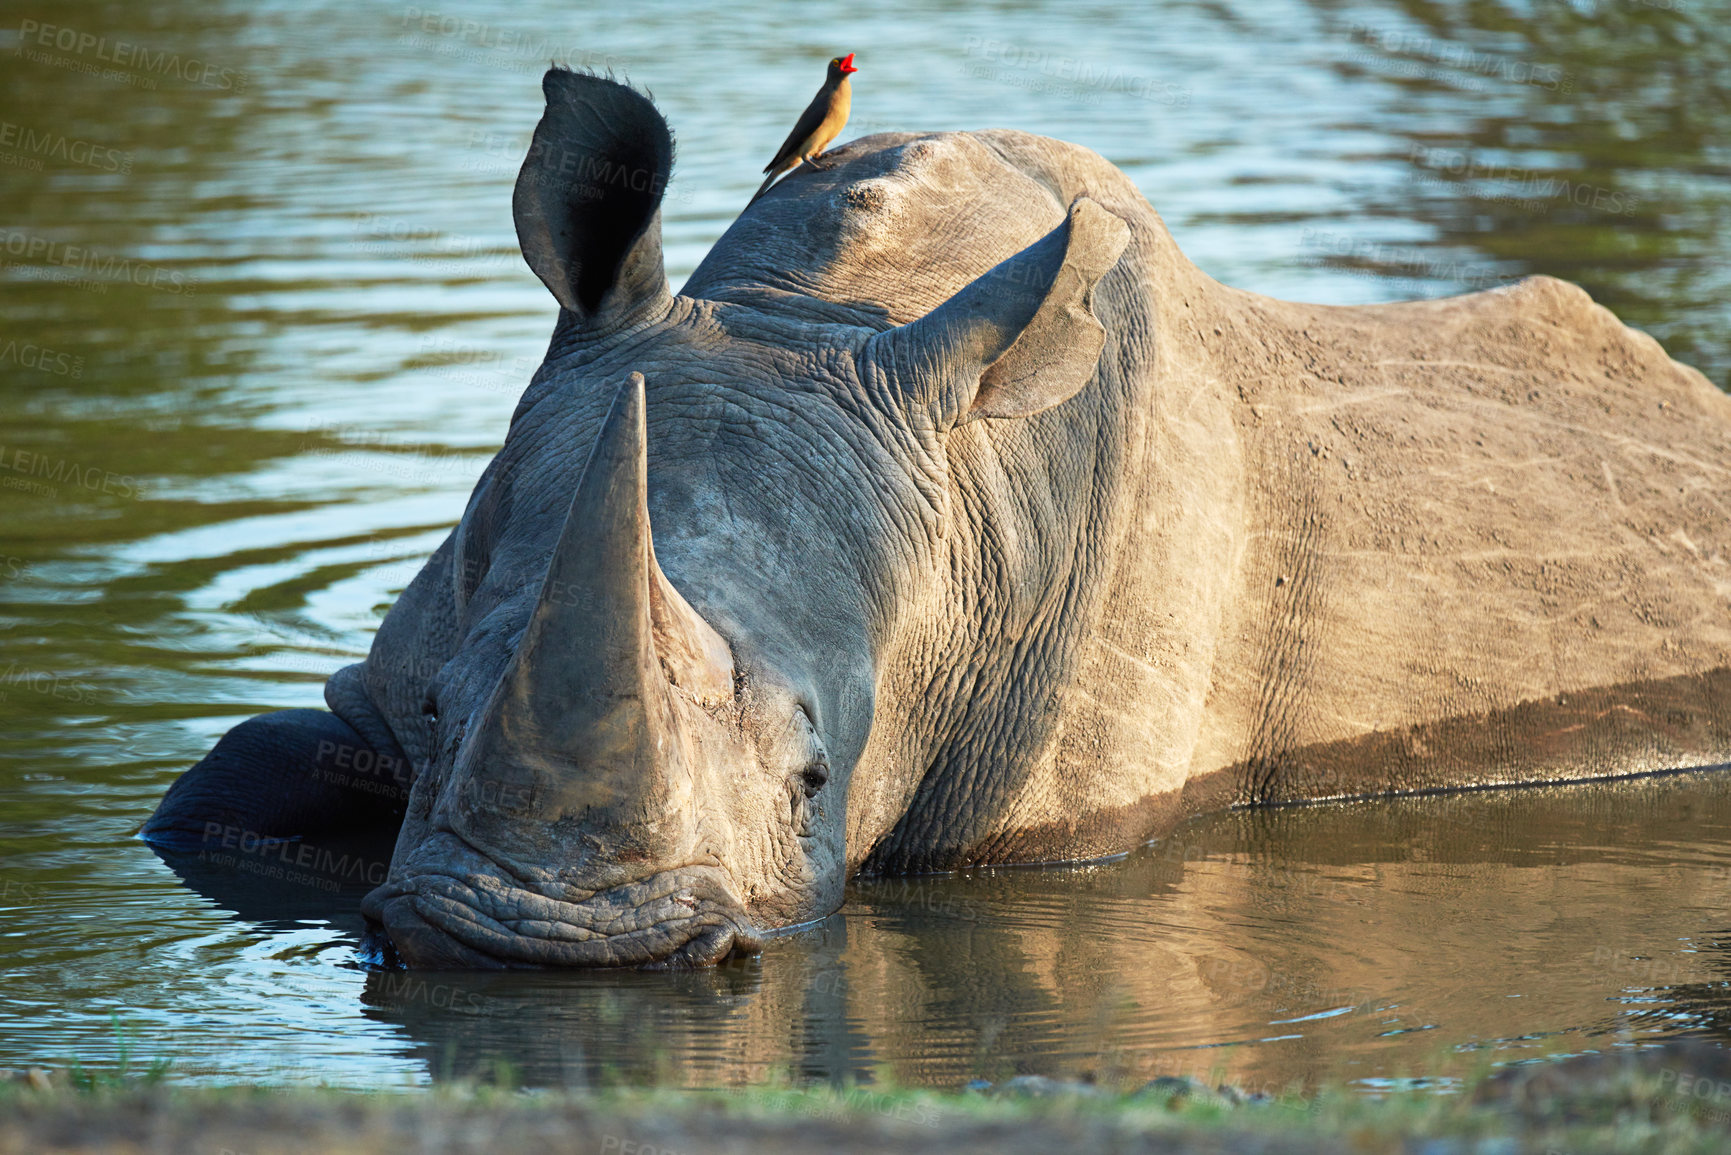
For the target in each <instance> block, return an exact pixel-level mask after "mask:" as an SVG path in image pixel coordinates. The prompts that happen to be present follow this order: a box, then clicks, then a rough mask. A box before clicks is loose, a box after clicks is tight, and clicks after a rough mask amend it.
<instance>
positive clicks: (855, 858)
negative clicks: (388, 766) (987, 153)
mask: <svg viewBox="0 0 1731 1155" xmlns="http://www.w3.org/2000/svg"><path fill="white" fill-rule="evenodd" d="M544 89H545V94H546V97H547V108H546V112H545V114H544V116H543V118H542V120H541V122H540V125H539V126H538V128H537V129H536V132H535V136H534V139H533V142H532V144H531V147H530V152H529V156H528V158H527V160H526V161H525V163H524V166H523V169H522V172H521V174H520V176H519V178H518V181H517V186H516V193H515V197H514V212H515V217H516V225H517V233H518V237H519V239H520V241H521V244H522V248H523V253H524V256H525V257H526V259H527V261H528V263H529V265H530V267H531V268H532V269H533V270H534V272H535V273H536V274H537V275H538V276H539V277H540V279H541V280H542V281H543V282H544V283H545V284H546V286H547V288H548V289H549V290H550V291H551V292H552V294H553V296H554V297H555V299H556V300H557V301H558V303H559V305H560V315H559V321H558V324H557V326H556V329H555V333H554V337H553V342H552V346H551V348H550V349H549V352H548V357H547V360H546V363H545V364H544V365H543V366H542V368H541V370H540V371H539V372H538V373H537V374H536V375H535V378H534V379H533V381H532V382H531V383H530V386H529V388H528V390H527V391H526V392H525V394H524V396H523V399H522V401H521V402H520V403H519V405H518V408H517V412H516V413H515V415H514V416H513V419H512V425H511V429H510V432H509V434H508V436H507V439H506V442H505V445H504V446H503V448H502V449H501V450H500V453H499V455H498V457H497V458H496V459H495V461H494V462H493V464H492V465H491V466H490V467H489V469H488V471H487V472H486V474H485V475H484V476H483V478H482V480H481V481H480V483H479V484H478V485H477V487H476V490H475V494H474V496H473V497H472V498H471V501H470V505H469V508H468V510H467V512H466V513H465V516H464V518H463V522H462V523H461V525H460V526H459V527H458V530H457V532H456V533H455V534H454V535H453V538H452V541H451V542H450V543H448V546H447V549H448V551H449V552H448V554H447V555H446V556H445V558H444V560H443V566H444V568H443V569H440V570H439V571H438V572H437V573H436V574H434V576H433V577H432V578H431V579H429V580H436V581H441V582H442V581H447V580H448V581H449V584H450V587H451V594H450V600H451V603H452V604H453V606H454V608H453V610H452V611H451V616H452V618H453V625H452V626H451V632H452V635H453V636H454V638H455V644H454V646H452V647H451V652H450V654H449V660H448V661H446V662H445V663H444V665H443V668H442V669H441V670H440V671H439V673H438V674H437V676H436V677H434V678H433V679H432V681H431V684H430V685H428V686H427V691H426V702H425V714H426V725H427V727H428V732H427V735H426V739H425V742H424V743H423V745H422V748H423V749H424V750H425V752H426V756H425V758H424V760H423V762H422V765H421V766H420V767H419V774H418V777H417V780H416V783H415V786H414V791H413V795H412V797H411V800H410V803H409V812H408V816H407V818H406V819H405V822H404V826H403V829H402V832H401V834H400V836H399V841H398V845H397V851H396V855H395V858H394V861H393V863H392V869H391V874H390V877H389V879H388V880H387V881H386V883H385V884H384V885H383V886H381V887H379V888H378V889H377V890H375V891H374V892H373V893H372V894H371V895H369V896H368V898H367V900H366V903H365V907H364V909H365V910H366V912H367V914H368V915H369V917H371V918H372V919H374V920H375V921H377V922H379V923H382V924H383V926H384V928H385V930H386V931H387V933H388V934H389V936H390V938H391V940H392V942H393V944H394V945H395V947H396V950H397V951H398V953H399V955H400V956H401V957H402V958H403V959H404V960H405V961H406V962H407V963H408V964H410V965H412V966H426V967H453V966H455V967H477V966H482V967H497V966H589V965H600V966H620V965H639V966H641V965H664V966H665V965H673V966H679V965H703V964H708V963H713V962H716V961H719V960H721V959H723V958H725V957H727V956H728V955H729V954H730V953H734V952H742V951H751V950H753V949H755V948H756V946H757V945H758V944H759V942H760V941H761V940H762V938H763V937H764V935H765V934H767V933H769V932H771V931H773V930H776V929H779V928H785V927H789V926H794V925H797V924H800V923H803V922H807V921H810V920H813V919H816V918H820V917H822V916H824V915H826V914H828V913H830V912H832V911H834V910H835V909H836V908H837V907H838V906H839V905H840V904H841V900H842V888H843V885H844V882H845V880H846V877H847V874H848V872H849V870H850V869H851V868H854V867H857V866H858V864H859V863H860V862H861V861H862V859H863V858H864V857H865V855H866V854H867V853H868V852H869V851H870V849H871V847H872V845H873V844H874V843H875V842H876V841H877V840H879V839H881V838H882V837H883V836H884V834H885V833H886V832H887V831H888V829H889V827H890V825H891V824H893V822H894V821H895V819H896V817H897V815H898V814H899V811H900V808H902V807H905V806H906V804H907V800H908V799H909V798H910V797H911V796H912V795H913V792H914V790H915V789H916V788H917V786H918V783H919V779H920V776H921V775H922V774H923V773H924V772H925V771H926V769H927V768H928V766H927V759H928V757H929V755H928V753H927V750H926V749H925V748H924V747H923V746H922V744H921V740H920V738H919V736H918V735H915V734H910V733H905V732H890V731H888V730H887V729H886V727H884V726H881V725H879V726H874V719H875V718H878V717H879V716H881V715H882V714H883V713H884V710H883V707H884V705H885V703H884V702H883V701H881V700H880V696H881V695H882V694H884V693H885V692H886V690H885V687H886V685H888V684H889V682H890V681H894V682H895V683H896V684H897V685H902V684H906V683H908V682H909V681H910V679H907V678H905V677H902V678H895V679H889V678H888V674H889V672H890V671H892V670H901V671H905V670H906V669H907V668H908V667H909V665H910V664H918V663H925V664H927V665H930V664H931V663H932V662H933V661H937V662H940V663H941V661H942V658H943V655H942V654H934V653H931V652H930V651H932V650H933V649H934V648H941V638H942V626H943V624H944V615H945V614H946V613H947V612H951V611H950V610H949V609H947V608H946V606H947V601H946V599H947V598H948V596H949V595H948V593H947V589H948V583H949V582H950V580H951V578H950V575H949V572H948V562H947V561H945V560H944V554H943V551H942V550H941V549H940V548H939V543H940V542H941V541H942V540H943V538H944V536H945V533H946V529H945V526H946V521H947V519H949V518H951V517H954V516H958V515H959V514H958V513H957V511H956V510H955V509H954V508H952V499H951V497H950V495H949V493H948V490H947V487H946V474H945V467H944V453H945V441H946V438H947V437H948V436H949V434H950V432H951V430H953V429H955V428H957V427H958V426H961V425H963V424H965V423H968V422H970V421H973V420H975V419H977V418H998V419H1015V418H1018V417H1021V416H1025V415H1027V414H1031V413H1034V412H1037V411H1039V410H1042V409H1046V408H1048V407H1050V406H1053V405H1056V404H1058V403H1060V402H1062V401H1064V400H1066V399H1067V398H1069V397H1070V396H1072V395H1073V394H1075V393H1077V392H1078V391H1079V390H1081V389H1082V388H1083V386H1084V385H1086V384H1087V382H1088V381H1089V379H1090V378H1091V377H1092V375H1093V373H1094V367H1095V362H1096V361H1097V360H1098V357H1099V353H1100V350H1101V347H1102V344H1103V342H1104V339H1105V337H1104V331H1103V329H1102V326H1101V324H1100V323H1099V321H1098V320H1096V319H1095V317H1094V316H1093V314H1092V313H1091V311H1090V296H1091V292H1092V289H1093V286H1094V284H1095V282H1096V281H1097V280H1098V279H1099V277H1100V276H1101V275H1102V274H1103V273H1104V272H1105V271H1106V270H1107V269H1109V268H1110V267H1111V266H1112V265H1113V264H1114V262H1115V261H1116V260H1117V258H1118V256H1119V254H1120V252H1121V251H1122V249H1123V247H1124V245H1125V243H1126V239H1127V236H1128V231H1127V229H1126V227H1125V225H1124V224H1123V223H1122V222H1121V221H1120V220H1119V219H1118V218H1117V217H1115V216H1113V215H1111V214H1110V213H1107V212H1106V211H1105V210H1103V209H1101V208H1100V207H1099V206H1098V205H1095V204H1093V203H1092V202H1089V201H1086V200H1079V201H1078V202H1077V203H1075V204H1074V205H1072V206H1070V208H1069V211H1068V212H1067V213H1064V212H1063V206H1062V205H1059V206H1058V214H1057V215H1059V216H1060V218H1061V219H1060V221H1059V223H1058V224H1057V226H1056V227H1055V228H1052V229H1051V230H1050V231H1049V232H1046V233H1045V234H1044V235H1043V237H1041V238H1040V239H1038V240H1037V241H1036V242H1035V243H1033V244H1031V245H1028V246H1026V247H1024V248H1022V250H1021V251H1020V252H1014V253H1012V254H1011V255H1009V256H1008V258H1007V259H1005V260H1003V261H1002V262H1001V263H1000V264H998V265H997V266H996V267H995V268H990V271H989V272H987V273H986V274H985V275H983V276H980V277H978V278H977V279H975V280H973V281H972V282H971V283H968V284H967V285H966V287H964V288H962V289H961V290H960V291H959V292H957V293H955V294H954V295H953V296H951V297H950V298H949V299H948V300H947V301H945V302H944V303H942V304H939V305H938V306H937V307H935V308H932V309H930V310H929V311H927V312H925V313H924V315H923V316H919V317H918V318H917V319H912V320H910V321H908V322H907V323H904V324H899V325H897V324H893V323H891V321H890V320H889V319H888V311H887V310H885V309H883V308H881V307H877V306H876V305H874V304H873V303H871V302H828V301H822V300H802V299H801V298H800V296H799V294H798V293H797V292H790V291H787V290H785V289H784V288H782V287H779V286H776V287H773V291H772V292H771V296H772V297H775V296H777V295H779V296H781V297H783V298H785V299H786V300H787V301H788V302H790V304H789V307H787V308H785V309H782V308H777V307H776V306H775V304H774V302H773V301H770V302H769V303H761V304H753V305H745V304H740V303H737V302H722V301H716V300H708V299H701V298H698V297H692V296H683V295H682V296H675V295H674V294H672V293H671V292H670V290H669V287H668V284H667V280H666V276H665V273H664V271H663V260H662V244H661V218H660V200H661V193H662V190H663V188H664V187H665V184H666V181H667V177H668V175H669V173H670V170H671V164H672V152H673V146H672V138H671V135H670V133H669V131H668V128H667V125H666V123H665V121H664V120H663V119H662V117H661V116H660V114H659V113H658V112H657V111H656V110H655V109H654V107H653V106H652V105H651V104H650V103H649V101H648V100H647V99H645V98H644V97H643V96H641V95H640V94H638V93H636V92H634V91H633V90H631V89H629V88H627V87H624V86H621V85H617V84H614V83H612V82H609V81H606V80H602V79H599V78H596V77H590V76H585V75H582V74H578V73H572V72H567V71H563V70H555V71H553V72H549V73H548V74H547V76H546V78H545V81H544ZM777 205H779V206H780V207H779V208H777V207H776V206H777ZM800 211H801V210H800V208H799V206H798V203H797V198H796V197H793V196H788V195H785V194H779V193H778V194H774V195H771V196H770V197H767V198H765V200H764V201H763V202H761V203H760V205H759V206H756V207H754V208H753V210H752V214H749V215H748V219H749V217H750V216H757V215H759V214H771V215H770V216H769V217H765V218H764V219H769V220H783V219H785V220H787V221H789V222H791V223H789V224H788V225H787V228H789V229H791V230H793V231H794V233H797V232H798V229H799V228H802V227H816V226H813V225H811V223H810V221H806V222H805V224H804V225H802V224H801V223H800V221H801V220H802V218H801V217H800ZM777 212H779V213H780V214H782V215H781V217H775V216H774V215H773V214H775V213H777ZM1041 228H1042V229H1044V228H1045V226H1044V225H1042V226H1041ZM790 235H791V234H790ZM829 239H833V238H829ZM826 243H827V240H826V238H821V237H820V238H817V239H815V240H813V241H812V251H813V252H814V253H819V254H821V253H824V252H830V251H831V250H830V249H826V248H825V245H826ZM813 259H814V260H818V261H820V263H821V260H822V259H825V258H823V257H821V256H818V257H814V258H813ZM987 267H990V265H989V263H988V266H987ZM896 272H897V275H899V276H903V277H905V278H906V279H907V281H908V282H909V283H910V284H917V283H919V281H920V270H918V269H907V270H898V271H896ZM785 273H786V276H787V279H788V281H789V282H790V283H794V282H798V280H799V278H800V276H801V275H802V271H801V270H798V269H787V270H785ZM694 280H696V278H694ZM440 564H441V562H440V559H439V558H438V557H436V558H435V562H434V566H435V567H437V566H439V565H440ZM430 568H431V567H430ZM447 571H448V575H449V576H448V577H446V576H445V575H446V573H447ZM934 623H936V625H935V626H934ZM388 625H389V623H387V626H388ZM389 632H390V631H389V630H388V629H387V630H383V631H381V638H383V637H384V636H385V635H386V634H388V633H389ZM369 660H370V661H374V662H377V661H380V660H381V655H380V651H379V646H378V645H377V644H376V645H375V649H374V653H373V656H372V658H371V659H369ZM932 676H934V677H936V676H942V675H941V672H939V671H935V670H934V672H933V675H932ZM913 681H917V679H914V680H913ZM893 713H894V714H895V715H896V716H898V717H902V716H906V715H907V713H908V706H907V703H900V704H898V707H897V709H896V710H895V711H893Z"/></svg>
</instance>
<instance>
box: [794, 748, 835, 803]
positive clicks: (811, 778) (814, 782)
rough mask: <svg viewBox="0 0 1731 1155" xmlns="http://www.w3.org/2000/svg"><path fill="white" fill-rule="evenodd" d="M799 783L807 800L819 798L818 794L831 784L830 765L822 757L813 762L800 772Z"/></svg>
mask: <svg viewBox="0 0 1731 1155" xmlns="http://www.w3.org/2000/svg"><path fill="white" fill-rule="evenodd" d="M799 783H800V789H802V790H803V791H805V796H806V797H807V798H815V797H817V792H818V791H819V790H822V789H823V788H824V786H825V785H827V784H828V783H829V763H828V762H827V761H825V760H824V759H823V758H821V757H820V758H819V759H818V760H817V761H815V762H812V763H811V764H809V765H808V766H806V768H805V769H804V770H801V771H800V772H799Z"/></svg>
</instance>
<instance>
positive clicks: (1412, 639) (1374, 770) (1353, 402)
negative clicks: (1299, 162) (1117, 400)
mask: <svg viewBox="0 0 1731 1155" xmlns="http://www.w3.org/2000/svg"><path fill="white" fill-rule="evenodd" d="M1213 316H1214V318H1215V324H1213V325H1208V326H1207V327H1206V328H1205V329H1204V330H1203V331H1201V332H1199V333H1198V335H1197V339H1196V352H1195V356H1196V357H1197V358H1198V359H1199V360H1202V361H1204V362H1211V363H1213V364H1214V365H1216V366H1217V367H1218V368H1217V372H1218V374H1219V376H1220V378H1221V380H1222V381H1223V382H1226V383H1229V386H1230V387H1231V388H1232V389H1233V390H1234V392H1236V393H1237V394H1238V404H1237V406H1236V407H1235V430H1236V435H1237V437H1238V438H1239V439H1240V442H1241V444H1242V446H1243V452H1242V462H1243V469H1244V470H1245V476H1246V479H1247V484H1246V490H1247V492H1248V493H1249V494H1250V495H1251V497H1250V500H1249V501H1248V503H1247V505H1246V509H1245V519H1246V520H1245V526H1244V533H1243V535H1242V540H1241V545H1240V549H1239V555H1238V557H1237V559H1236V565H1235V571H1236V576H1235V579H1234V596H1233V598H1232V600H1231V603H1230V604H1231V614H1230V621H1229V623H1228V624H1227V625H1226V627H1225V630H1224V634H1225V641H1224V643H1223V645H1222V648H1221V651H1220V654H1219V659H1218V661H1217V664H1216V668H1215V671H1214V674H1213V677H1212V679H1211V688H1210V705H1209V711H1208V719H1207V721H1208V724H1207V727H1206V731H1205V733H1204V734H1203V735H1202V736H1201V738H1200V741H1199V743H1198V747H1197V751H1196V756H1195V765H1194V767H1193V770H1192V777H1193V779H1194V781H1195V782H1196V784H1197V785H1196V786H1193V788H1192V789H1193V793H1196V794H1198V795H1212V796H1213V797H1215V798H1217V799H1220V798H1226V799H1231V800H1235V801H1278V800H1287V799H1298V798H1316V797H1328V796H1335V795H1351V794H1362V793H1375V792H1382V791H1401V790H1418V789H1427V788H1435V787H1460V786H1468V785H1483V784H1497V783H1509V782H1526V781H1538V780H1548V779H1560V778H1584V777H1594V776H1605V775H1612V774H1624V773H1638V772H1645V771H1654V770H1665V769H1677V768H1683V767H1690V766H1701V765H1709V764H1719V763H1725V762H1728V761H1731V612H1728V611H1731V517H1727V512H1728V510H1727V507H1726V501H1725V494H1726V493H1727V491H1728V486H1727V482H1728V481H1731V397H1727V396H1726V395H1725V394H1723V393H1721V392H1720V391H1719V390H1717V389H1715V388H1713V386H1712V385H1711V384H1710V383H1709V382H1708V381H1707V380H1706V379H1705V378H1704V377H1702V376H1701V374H1699V373H1697V372H1696V371H1694V370H1693V369H1690V368H1688V367H1686V366H1682V365H1679V364H1677V363H1675V362H1673V361H1671V360H1670V359H1669V358H1668V357H1667V356H1666V355H1665V353H1664V351H1663V350H1662V349H1661V348H1660V347H1659V345H1658V343H1657V342H1655V341H1654V340H1653V339H1652V338H1651V337H1648V336H1647V335H1645V334H1643V333H1639V332H1636V331H1634V330H1631V329H1629V328H1627V327H1626V326H1624V325H1623V324H1621V323H1620V322H1619V321H1617V319H1616V318H1615V317H1614V316H1612V315H1611V313H1610V312H1609V311H1607V310H1605V309H1604V308H1602V307H1600V306H1598V305H1595V304H1594V303H1593V302H1592V301H1591V300H1590V298H1589V297H1588V296H1587V294H1586V293H1584V292H1583V291H1581V290H1580V289H1579V288H1576V287H1575V286H1573V285H1569V284H1566V283H1564V282H1561V281H1556V280H1552V279H1550V278H1543V277H1540V278H1533V279H1530V280H1528V281H1525V282H1522V283H1521V284H1519V285H1516V286H1513V287H1510V288H1507V289H1500V290H1494V291H1491V292H1485V293H1478V294H1473V295H1469V296H1465V297H1458V298H1452V299H1448V300H1442V301H1433V302H1419V303H1410V304H1401V305H1390V306H1378V307H1366V308H1326V307H1318V306H1303V305H1292V304H1287V303H1285V302H1277V301H1271V300H1268V299H1266V298H1260V297H1255V296H1253V295H1251V294H1244V293H1236V292H1233V291H1231V290H1222V291H1221V293H1220V294H1219V295H1218V303H1217V307H1216V309H1215V311H1214V313H1213ZM1216 328H1218V330H1219V331H1218V333H1217V332H1214V331H1213V330H1215V329H1216ZM1209 783H1212V787H1209V786H1208V784H1209Z"/></svg>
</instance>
